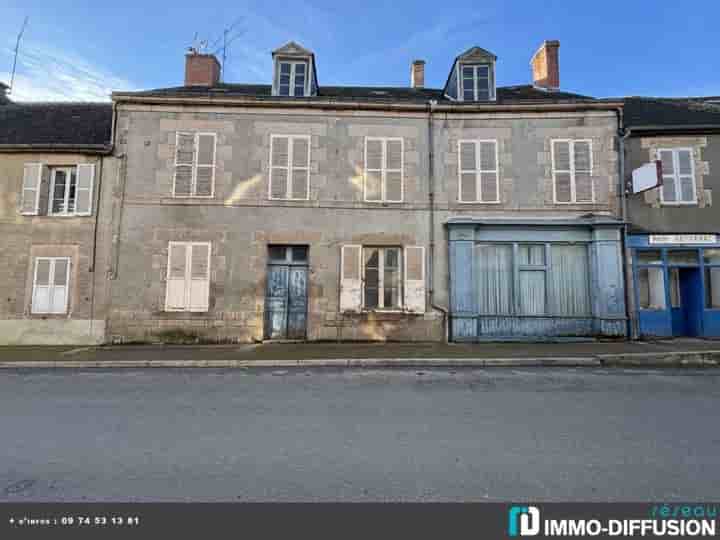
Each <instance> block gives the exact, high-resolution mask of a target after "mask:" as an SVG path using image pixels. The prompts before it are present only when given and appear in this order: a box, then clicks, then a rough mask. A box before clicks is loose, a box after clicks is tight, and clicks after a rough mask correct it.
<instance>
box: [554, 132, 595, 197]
mask: <svg viewBox="0 0 720 540" xmlns="http://www.w3.org/2000/svg"><path fill="white" fill-rule="evenodd" d="M552 166H553V184H554V191H555V202H556V203H563V204H571V203H592V202H594V201H595V186H594V185H593V179H592V143H591V141H589V140H570V139H557V140H554V141H552Z"/></svg>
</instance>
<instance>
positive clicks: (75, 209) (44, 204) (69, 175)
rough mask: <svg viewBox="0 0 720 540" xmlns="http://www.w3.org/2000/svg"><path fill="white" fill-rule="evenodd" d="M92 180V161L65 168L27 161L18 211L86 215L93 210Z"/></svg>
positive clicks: (25, 213) (54, 214)
mask: <svg viewBox="0 0 720 540" xmlns="http://www.w3.org/2000/svg"><path fill="white" fill-rule="evenodd" d="M48 179H49V185H48ZM94 179H95V165H94V164H92V163H81V164H78V165H73V166H64V167H47V166H46V165H44V164H42V163H26V164H25V167H24V168H23V183H22V195H21V200H20V213H21V214H24V215H41V214H48V215H51V216H89V215H90V214H91V213H92V199H93V183H94Z"/></svg>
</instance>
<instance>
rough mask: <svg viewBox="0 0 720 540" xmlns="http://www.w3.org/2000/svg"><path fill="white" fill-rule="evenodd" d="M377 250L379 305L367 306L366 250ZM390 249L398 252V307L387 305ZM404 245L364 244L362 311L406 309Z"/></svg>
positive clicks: (361, 255)
mask: <svg viewBox="0 0 720 540" xmlns="http://www.w3.org/2000/svg"><path fill="white" fill-rule="evenodd" d="M375 249H376V250H377V251H378V266H377V271H378V284H377V291H378V305H377V307H367V304H366V301H365V296H366V287H367V285H366V284H367V281H366V279H365V251H366V250H375ZM389 250H395V251H397V254H398V265H397V271H398V305H397V306H396V307H385V252H386V251H389ZM404 251H405V250H404V249H403V247H402V246H373V245H363V246H362V248H361V250H360V268H361V273H360V281H361V283H362V289H361V290H362V295H361V306H362V311H365V312H371V311H384V312H400V311H403V310H404V309H405V298H404V294H405V253H404Z"/></svg>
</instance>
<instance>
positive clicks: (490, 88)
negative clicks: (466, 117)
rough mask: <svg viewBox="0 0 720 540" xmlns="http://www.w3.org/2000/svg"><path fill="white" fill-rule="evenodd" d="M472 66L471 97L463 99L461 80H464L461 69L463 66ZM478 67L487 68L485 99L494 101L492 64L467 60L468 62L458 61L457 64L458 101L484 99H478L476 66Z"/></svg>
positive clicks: (478, 78)
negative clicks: (486, 96)
mask: <svg viewBox="0 0 720 540" xmlns="http://www.w3.org/2000/svg"><path fill="white" fill-rule="evenodd" d="M466 67H467V68H472V70H473V99H465V90H464V88H463V82H464V79H465V77H464V74H463V69H464V68H466ZM480 67H486V68H487V70H488V76H487V79H488V88H487V90H488V99H487V101H495V84H494V82H493V78H494V77H493V65H492V64H491V63H488V62H468V63H462V62H461V63H459V64H458V77H457V79H458V80H457V92H458V101H486V100H484V99H482V100H481V99H479V97H478V94H479V80H480V77H478V68H480Z"/></svg>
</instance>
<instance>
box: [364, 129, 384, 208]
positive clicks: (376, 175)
mask: <svg viewBox="0 0 720 540" xmlns="http://www.w3.org/2000/svg"><path fill="white" fill-rule="evenodd" d="M382 168H383V141H382V140H381V139H365V200H366V201H374V202H380V201H382Z"/></svg>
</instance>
